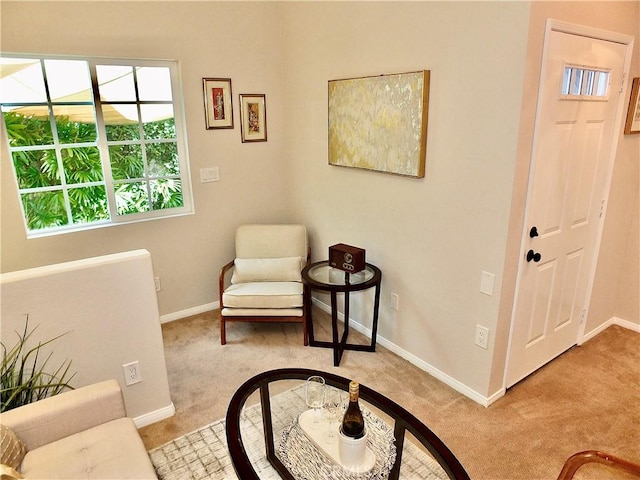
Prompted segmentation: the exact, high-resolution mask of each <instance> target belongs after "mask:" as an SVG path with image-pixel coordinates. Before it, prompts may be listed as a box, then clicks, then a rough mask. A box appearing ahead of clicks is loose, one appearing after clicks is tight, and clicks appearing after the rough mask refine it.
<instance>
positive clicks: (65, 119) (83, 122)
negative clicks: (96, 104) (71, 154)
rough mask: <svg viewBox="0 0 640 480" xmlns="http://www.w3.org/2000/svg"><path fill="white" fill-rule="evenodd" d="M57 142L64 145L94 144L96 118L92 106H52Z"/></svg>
mask: <svg viewBox="0 0 640 480" xmlns="http://www.w3.org/2000/svg"><path fill="white" fill-rule="evenodd" d="M53 115H54V117H55V119H56V129H57V131H58V141H59V142H60V143H62V144H65V143H91V142H95V141H96V139H97V137H98V134H97V132H96V117H95V113H94V111H93V106H92V105H64V106H54V107H53Z"/></svg>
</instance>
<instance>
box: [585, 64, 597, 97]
mask: <svg viewBox="0 0 640 480" xmlns="http://www.w3.org/2000/svg"><path fill="white" fill-rule="evenodd" d="M595 76H596V72H595V71H593V70H587V71H586V78H585V81H584V83H583V85H582V95H588V96H591V95H593V82H594V79H595Z"/></svg>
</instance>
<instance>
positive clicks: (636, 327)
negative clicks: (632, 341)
mask: <svg viewBox="0 0 640 480" xmlns="http://www.w3.org/2000/svg"><path fill="white" fill-rule="evenodd" d="M611 325H618V326H620V327H623V328H626V329H628V330H633V331H634V332H638V333H640V324H637V323H633V322H630V321H629V320H624V319H622V318H618V317H611V318H610V319H609V320H607V321H606V322H604V323H603V324H602V325H600V326H598V327H597V328H594V329H593V330H591V331H590V332H588V333H585V334H584V336H583V337H582V342H581V343H584V342H586V341H587V340H591V339H592V338H593V337H595V336H596V335H598V334H599V333H602V332H603V331H604V330H606V329H607V328H609V327H610V326H611Z"/></svg>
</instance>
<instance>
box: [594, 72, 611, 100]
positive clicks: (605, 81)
mask: <svg viewBox="0 0 640 480" xmlns="http://www.w3.org/2000/svg"><path fill="white" fill-rule="evenodd" d="M608 86H609V72H599V74H598V87H597V89H596V95H598V96H599V97H606V96H607V87H608Z"/></svg>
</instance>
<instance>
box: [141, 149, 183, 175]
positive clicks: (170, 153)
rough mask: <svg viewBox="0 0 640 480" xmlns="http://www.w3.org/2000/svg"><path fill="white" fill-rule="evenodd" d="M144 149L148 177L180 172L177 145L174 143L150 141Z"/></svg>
mask: <svg viewBox="0 0 640 480" xmlns="http://www.w3.org/2000/svg"><path fill="white" fill-rule="evenodd" d="M146 149H147V164H148V165H149V176H150V177H167V176H171V175H179V174H180V161H179V160H178V146H177V145H176V144H175V143H150V144H147V147H146Z"/></svg>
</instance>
